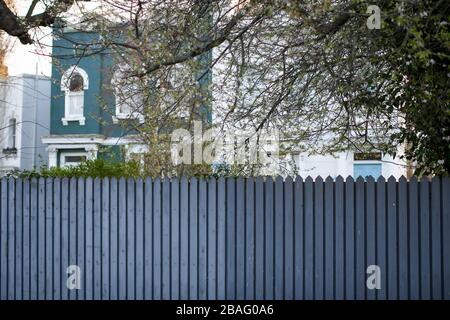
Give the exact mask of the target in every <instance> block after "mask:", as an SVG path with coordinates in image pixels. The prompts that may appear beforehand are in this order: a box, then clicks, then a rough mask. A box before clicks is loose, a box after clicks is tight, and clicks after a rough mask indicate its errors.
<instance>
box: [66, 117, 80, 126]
mask: <svg viewBox="0 0 450 320" xmlns="http://www.w3.org/2000/svg"><path fill="white" fill-rule="evenodd" d="M61 121H62V123H63V125H64V126H67V125H68V124H69V122H72V121H78V122H79V123H80V126H84V125H85V123H86V118H85V117H82V116H72V117H65V118H62V119H61Z"/></svg>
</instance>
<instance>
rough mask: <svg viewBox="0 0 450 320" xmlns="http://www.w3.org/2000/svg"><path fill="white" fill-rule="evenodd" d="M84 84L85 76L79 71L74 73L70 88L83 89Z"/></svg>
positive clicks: (72, 89) (73, 89) (74, 89)
mask: <svg viewBox="0 0 450 320" xmlns="http://www.w3.org/2000/svg"><path fill="white" fill-rule="evenodd" d="M83 86H84V81H83V77H82V76H81V75H80V74H79V73H74V74H73V75H72V76H71V77H70V83H69V90H70V91H75V92H77V91H82V90H83Z"/></svg>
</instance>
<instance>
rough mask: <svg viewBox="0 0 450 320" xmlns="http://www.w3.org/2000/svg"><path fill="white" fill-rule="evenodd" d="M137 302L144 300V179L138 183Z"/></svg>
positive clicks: (140, 179)
mask: <svg viewBox="0 0 450 320" xmlns="http://www.w3.org/2000/svg"><path fill="white" fill-rule="evenodd" d="M135 192H136V196H135V198H136V205H135V208H136V221H135V224H136V240H135V242H136V265H135V270H136V300H143V299H144V258H145V252H144V234H145V231H144V230H145V229H144V224H145V220H144V182H143V180H142V178H138V179H137V181H136V187H135Z"/></svg>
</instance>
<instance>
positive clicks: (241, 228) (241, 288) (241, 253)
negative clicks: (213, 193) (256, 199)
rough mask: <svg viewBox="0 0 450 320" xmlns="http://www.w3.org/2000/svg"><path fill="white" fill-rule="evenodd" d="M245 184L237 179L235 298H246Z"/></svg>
mask: <svg viewBox="0 0 450 320" xmlns="http://www.w3.org/2000/svg"><path fill="white" fill-rule="evenodd" d="M245 209H246V208H245V184H244V179H243V178H242V177H239V178H238V179H237V180H236V209H235V210H236V212H235V217H236V218H235V219H236V220H235V232H236V234H235V239H236V240H235V241H236V244H235V250H236V251H235V257H236V258H235V270H236V271H235V276H236V284H235V286H236V287H235V291H236V293H235V298H236V299H238V300H243V299H244V294H245V276H246V270H245V260H246V258H245V218H246V217H245V216H246V214H247V212H246V210H245Z"/></svg>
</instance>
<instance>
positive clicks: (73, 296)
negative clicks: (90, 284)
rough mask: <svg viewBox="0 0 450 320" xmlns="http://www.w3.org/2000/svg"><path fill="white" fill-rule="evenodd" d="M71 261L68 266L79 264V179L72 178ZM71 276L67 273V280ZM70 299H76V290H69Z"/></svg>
mask: <svg viewBox="0 0 450 320" xmlns="http://www.w3.org/2000/svg"><path fill="white" fill-rule="evenodd" d="M69 184H70V185H69V205H68V206H69V212H68V222H69V237H68V240H69V244H68V248H69V260H68V262H67V267H68V266H76V265H78V264H77V210H78V208H77V178H71V179H70V181H69ZM68 276H69V274H67V272H66V279H67V277H68ZM69 299H70V300H74V299H76V290H69Z"/></svg>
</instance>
